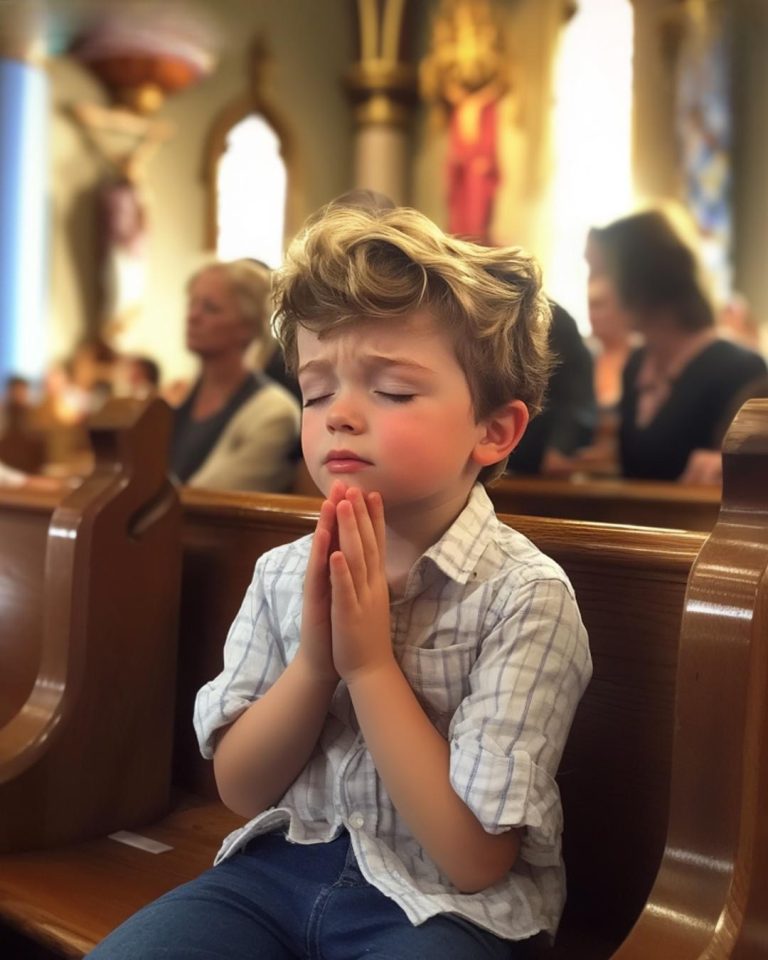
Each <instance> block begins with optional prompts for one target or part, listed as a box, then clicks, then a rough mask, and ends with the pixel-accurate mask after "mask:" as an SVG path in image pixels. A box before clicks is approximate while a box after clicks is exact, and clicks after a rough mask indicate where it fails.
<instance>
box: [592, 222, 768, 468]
mask: <svg viewBox="0 0 768 960" xmlns="http://www.w3.org/2000/svg"><path fill="white" fill-rule="evenodd" d="M591 241H592V243H593V245H594V244H596V245H597V247H598V248H599V250H600V254H601V256H602V258H603V261H604V268H605V273H606V275H607V276H608V277H609V278H610V279H611V281H612V282H613V284H614V287H615V291H616V294H617V297H618V300H619V304H620V306H621V308H622V310H623V311H625V312H626V314H627V315H628V316H629V318H630V320H631V323H632V326H633V328H634V329H635V330H636V331H637V332H638V333H639V334H640V335H641V336H642V339H643V345H642V346H640V347H638V348H636V349H635V350H633V352H632V353H631V355H630V356H629V359H628V361H627V363H626V366H625V368H624V374H623V381H622V397H621V401H620V431H619V447H620V457H621V468H622V473H623V474H624V475H625V476H627V477H640V478H648V479H659V480H675V479H680V480H682V481H683V482H691V483H714V482H719V480H720V472H721V459H720V453H719V449H720V444H721V442H722V434H723V424H727V423H728V422H729V421H730V419H731V418H732V417H733V415H734V414H735V413H736V411H737V409H738V404H739V403H740V402H742V401H743V399H745V398H746V397H747V396H749V391H750V386H751V385H752V384H757V383H759V382H760V381H761V379H762V378H763V377H764V376H765V374H766V365H765V361H764V360H763V359H762V357H760V356H759V355H758V354H757V353H755V352H753V351H751V350H748V349H746V348H745V347H743V346H741V345H739V344H736V343H734V342H732V341H731V340H727V339H724V338H722V337H720V336H719V335H718V330H717V327H716V325H715V314H714V311H713V308H712V305H711V303H710V300H709V298H708V295H707V293H706V290H705V286H704V284H703V282H702V278H701V275H700V267H699V264H698V262H697V258H696V256H695V254H694V253H693V251H692V250H691V248H690V247H689V246H688V245H687V244H686V243H685V242H684V241H683V240H682V238H681V236H680V235H679V234H678V232H677V231H676V230H675V229H674V227H673V226H672V224H671V222H670V221H669V219H668V218H667V217H666V216H665V215H664V214H662V213H660V212H657V211H649V212H645V213H639V214H634V215H632V216H629V217H625V218H622V219H620V220H616V221H615V222H613V223H611V224H609V225H608V226H606V227H603V228H599V229H594V230H593V231H592V234H591Z"/></svg>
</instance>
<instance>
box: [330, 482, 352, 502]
mask: <svg viewBox="0 0 768 960" xmlns="http://www.w3.org/2000/svg"><path fill="white" fill-rule="evenodd" d="M346 492H347V485H346V483H344V482H343V481H342V480H334V481H333V483H332V484H331V489H330V490H329V491H328V499H329V500H330V502H331V503H332V504H334V505H336V504H338V503H341V501H342V500H343V499H344V497H345V495H346Z"/></svg>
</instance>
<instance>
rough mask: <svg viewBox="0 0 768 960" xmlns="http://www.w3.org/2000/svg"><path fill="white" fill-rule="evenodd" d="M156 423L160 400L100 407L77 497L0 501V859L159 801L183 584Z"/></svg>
mask: <svg viewBox="0 0 768 960" xmlns="http://www.w3.org/2000/svg"><path fill="white" fill-rule="evenodd" d="M170 424H171V416H170V410H169V408H168V407H167V406H166V405H165V404H163V403H161V402H159V401H158V402H157V403H154V404H150V405H148V406H145V405H143V404H137V403H129V402H123V403H119V404H111V405H108V406H107V407H105V409H104V410H103V411H102V412H101V413H100V414H99V415H98V417H96V418H95V419H94V421H93V424H92V427H91V437H92V442H93V444H94V450H95V468H94V470H93V472H92V473H91V475H90V476H89V477H88V478H87V479H86V480H85V481H84V482H83V484H82V485H81V486H80V487H79V488H78V489H77V490H75V491H73V492H71V493H70V494H69V495H68V496H67V497H66V498H65V499H64V500H62V501H61V502H60V503H57V502H56V500H55V499H53V498H51V497H50V496H48V497H46V496H42V497H40V496H38V497H34V496H31V495H29V494H24V493H17V494H16V495H15V496H14V494H13V493H11V492H7V493H6V494H5V495H4V497H3V501H2V504H1V505H0V597H2V604H1V605H0V611H1V612H0V852H9V851H16V850H29V849H32V848H35V847H44V848H47V847H51V846H53V845H56V844H62V843H66V842H73V841H77V840H83V839H86V838H89V837H94V836H103V835H104V834H105V833H109V832H110V831H112V830H115V829H117V828H118V827H122V826H128V825H134V824H136V823H145V822H146V821H147V820H148V819H152V818H156V817H158V816H161V815H162V814H163V813H165V812H166V811H167V809H168V805H169V798H170V777H169V769H168V768H169V761H170V756H171V746H172V734H173V716H174V714H173V691H174V685H175V676H176V635H177V614H178V606H179V600H178V597H179V590H180V579H181V578H180V573H181V550H180V518H181V510H180V506H179V502H178V495H177V491H176V490H175V488H174V487H173V486H172V485H171V484H170V483H169V481H168V479H167V476H166V471H165V462H166V456H165V450H166V449H167V444H168V438H169V436H170ZM136 596H140V597H141V602H140V603H137V602H136V600H135V598H136Z"/></svg>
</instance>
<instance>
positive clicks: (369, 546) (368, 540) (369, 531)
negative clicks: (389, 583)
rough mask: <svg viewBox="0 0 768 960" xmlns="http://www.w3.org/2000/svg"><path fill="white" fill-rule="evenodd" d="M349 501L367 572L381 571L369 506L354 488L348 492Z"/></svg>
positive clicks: (360, 491)
mask: <svg viewBox="0 0 768 960" xmlns="http://www.w3.org/2000/svg"><path fill="white" fill-rule="evenodd" d="M347 500H349V502H350V503H351V504H352V507H353V508H354V511H355V519H356V520H357V529H358V532H359V534H360V542H361V543H362V547H363V557H364V559H365V565H366V568H367V572H368V573H371V571H373V570H378V569H379V546H378V541H377V539H376V532H375V530H374V528H373V523H372V522H371V518H370V516H369V514H368V504H367V502H366V499H365V497H364V496H363V492H362V490H358V489H357V488H355V487H353V488H351V489H349V490H348V491H347Z"/></svg>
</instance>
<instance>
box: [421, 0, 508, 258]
mask: <svg viewBox="0 0 768 960" xmlns="http://www.w3.org/2000/svg"><path fill="white" fill-rule="evenodd" d="M505 62H506V57H505V55H504V45H503V39H502V31H501V27H500V25H499V22H498V19H497V17H496V15H495V11H494V9H493V7H492V6H491V3H490V0H443V3H442V4H441V7H440V9H439V12H438V15H437V19H436V21H435V24H434V31H433V37H432V44H431V49H430V52H429V54H428V55H427V57H426V58H425V59H424V60H423V61H422V64H421V84H422V91H423V93H424V96H425V98H426V99H427V100H429V101H432V102H433V103H434V104H435V105H436V106H437V107H438V108H439V109H442V110H443V111H444V113H445V114H446V115H447V121H448V153H447V159H446V167H445V173H446V204H447V208H448V230H449V232H450V233H454V234H459V235H461V236H464V237H467V238H469V239H473V240H476V241H478V242H480V243H485V244H489V243H490V242H491V239H490V225H491V218H492V214H493V204H494V200H495V197H496V192H497V189H498V186H499V182H500V179H501V171H500V166H499V161H498V145H497V131H498V126H499V123H498V116H499V103H500V100H501V99H502V97H503V96H504V95H505V94H506V92H507V91H508V89H509V78H508V76H507V72H506V69H505Z"/></svg>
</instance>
